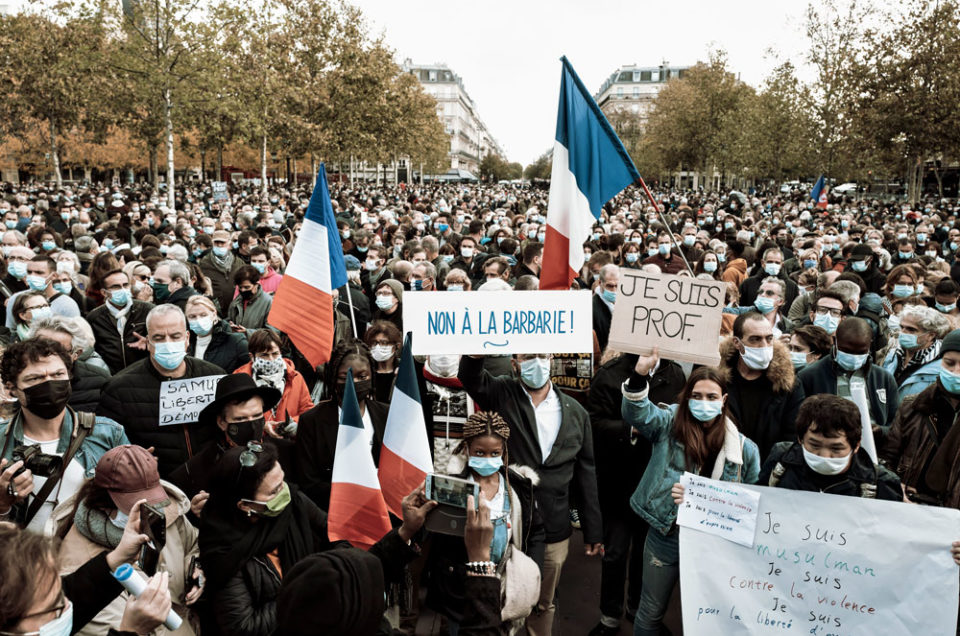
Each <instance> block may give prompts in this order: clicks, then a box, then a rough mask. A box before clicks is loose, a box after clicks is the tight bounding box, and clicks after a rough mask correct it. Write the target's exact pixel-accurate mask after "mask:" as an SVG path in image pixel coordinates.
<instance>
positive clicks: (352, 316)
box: [344, 278, 359, 340]
mask: <svg viewBox="0 0 960 636" xmlns="http://www.w3.org/2000/svg"><path fill="white" fill-rule="evenodd" d="M344 289H346V290H347V304H348V305H350V326H351V327H353V339H354V340H359V338H357V314H356V313H354V311H353V294H351V293H350V279H349V278H347V284H346V285H345V286H344Z"/></svg>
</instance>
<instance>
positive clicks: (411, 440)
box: [380, 332, 433, 519]
mask: <svg viewBox="0 0 960 636" xmlns="http://www.w3.org/2000/svg"><path fill="white" fill-rule="evenodd" d="M416 373H417V372H416V369H415V367H414V366H413V335H412V334H411V333H410V332H407V337H406V338H405V339H404V342H403V352H402V353H401V354H400V369H399V371H398V372H397V381H396V383H394V385H393V395H392V397H391V398H390V412H389V413H388V414H387V427H386V429H385V430H384V432H383V446H382V447H381V448H380V487H381V488H382V489H383V498H384V499H385V500H386V502H387V508H389V509H390V512H392V513H393V514H395V515H396V516H397V517H399V518H400V519H403V507H402V506H401V502H402V501H403V498H404V497H406V496H407V495H408V494H410V493H411V492H413V490H414V489H415V488H416V487H418V486H419V485H420V484H421V483H422V482H423V480H424V479H426V476H427V473H432V472H433V459H432V458H431V457H430V441H429V440H428V439H427V423H426V420H425V419H424V417H423V408H422V406H421V403H420V387H419V386H417V375H416Z"/></svg>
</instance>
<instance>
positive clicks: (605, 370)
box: [587, 354, 685, 636]
mask: <svg viewBox="0 0 960 636" xmlns="http://www.w3.org/2000/svg"><path fill="white" fill-rule="evenodd" d="M636 362H637V356H636V355H635V354H622V355H619V356H617V357H616V358H614V359H612V360H609V361H607V362H606V364H604V365H603V366H601V367H600V368H599V369H598V370H597V373H596V375H594V377H593V380H591V381H590V397H589V399H588V401H587V411H588V412H589V413H590V423H591V425H592V427H593V448H594V452H595V454H596V458H597V487H598V490H599V493H600V511H601V512H602V513H603V560H602V563H601V573H600V614H601V617H600V623H598V624H597V626H596V627H594V628H593V630H592V631H591V632H590V636H608V635H613V634H617V633H619V631H620V617H621V616H622V615H623V584H624V582H625V581H627V582H628V586H627V618H628V619H630V620H633V618H632V617H633V614H635V613H636V611H637V606H638V604H639V603H640V589H641V580H642V576H643V543H644V540H645V539H646V536H647V524H646V523H644V522H643V520H641V519H640V517H639V516H637V514H636V513H635V512H633V510H631V509H630V497H631V495H633V491H634V490H635V489H636V485H637V484H638V483H639V482H640V478H641V477H643V471H644V470H646V467H647V463H648V462H649V461H650V442H649V441H648V440H647V439H646V438H645V437H642V436H641V437H638V438H634V439H635V440H636V443H633V444H632V443H631V435H630V427H629V426H626V425H625V424H624V423H623V416H622V415H621V412H620V407H621V405H622V404H623V396H622V393H621V385H622V384H623V383H624V381H626V380H627V379H628V378H629V377H630V372H631V371H633V367H634V366H635V365H636ZM684 383H685V378H684V375H683V370H682V369H681V368H680V365H678V364H677V363H676V362H672V361H670V360H664V359H662V358H661V360H660V364H659V366H658V367H657V368H656V370H655V371H654V373H653V377H651V378H650V395H649V397H650V401H651V402H653V403H654V404H658V403H664V404H673V403H674V402H676V401H677V396H678V395H679V394H680V391H682V390H683V385H684ZM631 545H632V550H631Z"/></svg>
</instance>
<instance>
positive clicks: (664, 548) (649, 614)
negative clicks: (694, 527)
mask: <svg viewBox="0 0 960 636" xmlns="http://www.w3.org/2000/svg"><path fill="white" fill-rule="evenodd" d="M678 578H680V532H679V529H678V528H677V527H676V526H674V527H673V529H672V530H671V531H670V534H668V535H666V536H664V535H663V534H662V533H661V532H660V531H659V530H656V529H654V528H650V531H649V532H648V533H647V540H646V542H645V543H644V546H643V590H642V591H641V592H640V606H639V607H638V608H637V617H636V619H635V620H634V621H633V636H658V635H659V634H660V625H661V624H662V623H663V615H664V614H665V613H666V611H667V605H668V604H669V603H670V595H671V594H673V587H674V585H676V584H677V579H678Z"/></svg>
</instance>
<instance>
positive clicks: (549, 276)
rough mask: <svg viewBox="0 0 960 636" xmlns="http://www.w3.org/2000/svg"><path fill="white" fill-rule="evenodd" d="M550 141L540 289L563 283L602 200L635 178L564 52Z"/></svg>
mask: <svg viewBox="0 0 960 636" xmlns="http://www.w3.org/2000/svg"><path fill="white" fill-rule="evenodd" d="M561 61H562V62H563V72H562V75H561V78H560V106H559V109H558V110H557V133H556V139H555V140H554V144H553V169H552V172H551V174H550V198H549V201H548V204H547V236H546V239H545V241H544V246H543V269H542V271H541V273H540V289H569V288H570V283H572V282H573V279H574V278H576V277H577V276H578V275H579V274H580V268H582V267H583V263H584V255H583V244H584V242H585V241H586V240H587V239H588V238H589V236H590V234H591V230H592V228H593V225H594V224H595V223H596V222H597V219H599V218H600V213H601V211H602V209H603V205H604V204H605V203H606V202H607V201H609V200H610V199H612V198H613V197H614V196H616V195H617V194H618V193H619V192H620V191H621V190H623V189H624V188H625V187H627V186H628V185H630V184H631V183H634V182H636V181H639V180H640V173H639V172H637V169H636V167H635V166H634V165H633V161H632V160H631V159H630V155H629V154H627V151H626V149H625V148H624V147H623V143H621V142H620V139H619V138H618V137H617V134H616V133H615V132H614V131H613V128H612V127H611V126H610V123H609V122H608V121H607V118H606V117H604V115H603V112H602V111H601V110H600V107H599V106H597V103H596V102H595V101H594V100H593V97H591V96H590V93H589V92H588V91H587V89H586V87H585V86H584V85H583V82H581V81H580V78H579V77H577V73H576V71H574V70H573V67H572V66H571V65H570V62H569V61H568V60H567V58H566V57H563V58H561Z"/></svg>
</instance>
